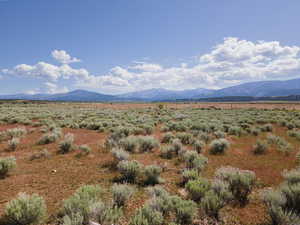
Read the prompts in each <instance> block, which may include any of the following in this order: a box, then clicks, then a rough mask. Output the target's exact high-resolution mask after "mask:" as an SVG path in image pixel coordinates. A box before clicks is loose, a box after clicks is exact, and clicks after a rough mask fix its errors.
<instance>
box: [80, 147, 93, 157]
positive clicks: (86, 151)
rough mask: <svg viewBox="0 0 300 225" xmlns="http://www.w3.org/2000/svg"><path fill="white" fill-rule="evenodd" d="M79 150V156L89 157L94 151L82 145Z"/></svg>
mask: <svg viewBox="0 0 300 225" xmlns="http://www.w3.org/2000/svg"><path fill="white" fill-rule="evenodd" d="M78 150H79V153H78V156H87V155H89V154H90V153H91V152H92V149H91V148H90V147H89V146H88V145H80V146H79V147H78Z"/></svg>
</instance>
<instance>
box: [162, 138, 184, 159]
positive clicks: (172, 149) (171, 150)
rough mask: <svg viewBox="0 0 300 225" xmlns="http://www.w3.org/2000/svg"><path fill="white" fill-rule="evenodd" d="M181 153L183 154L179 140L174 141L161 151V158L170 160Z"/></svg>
mask: <svg viewBox="0 0 300 225" xmlns="http://www.w3.org/2000/svg"><path fill="white" fill-rule="evenodd" d="M181 152H184V148H183V145H182V143H181V141H180V140H179V139H174V140H173V141H172V144H171V145H169V146H164V147H163V148H162V149H161V157H162V158H165V159H171V158H173V157H175V156H178V155H179V154H180V153H181Z"/></svg>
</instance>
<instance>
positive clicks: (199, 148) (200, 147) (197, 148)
mask: <svg viewBox="0 0 300 225" xmlns="http://www.w3.org/2000/svg"><path fill="white" fill-rule="evenodd" d="M204 146H205V143H204V142H203V141H199V140H197V141H195V142H194V143H193V147H194V150H195V151H197V152H198V153H201V152H202V151H203V149H204Z"/></svg>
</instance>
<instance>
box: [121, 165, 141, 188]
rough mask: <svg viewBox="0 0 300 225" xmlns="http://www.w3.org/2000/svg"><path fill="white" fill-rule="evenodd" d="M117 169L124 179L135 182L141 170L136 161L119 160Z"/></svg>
mask: <svg viewBox="0 0 300 225" xmlns="http://www.w3.org/2000/svg"><path fill="white" fill-rule="evenodd" d="M118 170H119V172H120V173H121V176H122V177H121V178H122V179H123V180H124V181H127V182H131V183H135V182H136V181H137V178H138V176H139V175H140V174H141V172H142V165H141V164H140V163H139V162H137V161H126V160H124V161H121V162H119V164H118Z"/></svg>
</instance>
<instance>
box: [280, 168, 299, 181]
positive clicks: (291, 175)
mask: <svg viewBox="0 0 300 225" xmlns="http://www.w3.org/2000/svg"><path fill="white" fill-rule="evenodd" d="M282 175H283V177H284V179H285V182H287V183H288V184H289V185H293V184H298V183H299V184H300V168H297V169H293V170H290V171H284V172H283V174H282Z"/></svg>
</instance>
